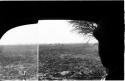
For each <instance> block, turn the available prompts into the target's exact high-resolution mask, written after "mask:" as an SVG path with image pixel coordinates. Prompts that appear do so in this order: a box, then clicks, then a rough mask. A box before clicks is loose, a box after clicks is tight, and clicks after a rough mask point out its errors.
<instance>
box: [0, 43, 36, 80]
mask: <svg viewBox="0 0 125 81" xmlns="http://www.w3.org/2000/svg"><path fill="white" fill-rule="evenodd" d="M37 63H38V62H37V47H36V45H1V46H0V79H2V80H17V79H18V80H23V79H34V78H35V77H36V74H37Z"/></svg>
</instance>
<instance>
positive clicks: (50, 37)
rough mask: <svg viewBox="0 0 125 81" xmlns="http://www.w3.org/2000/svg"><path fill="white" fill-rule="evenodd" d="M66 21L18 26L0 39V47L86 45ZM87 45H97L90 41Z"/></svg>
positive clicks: (47, 21) (84, 40) (45, 21)
mask: <svg viewBox="0 0 125 81" xmlns="http://www.w3.org/2000/svg"><path fill="white" fill-rule="evenodd" d="M72 30H73V27H72V25H71V24H69V23H68V22H67V21H66V20H40V21H39V22H38V23H37V24H29V25H23V26H18V27H15V28H13V29H10V30H9V31H7V32H6V33H5V34H4V35H3V36H2V38H1V39H0V44H1V45H14V44H58V43H61V44H62V43H63V44H67V43H86V42H87V41H88V39H87V38H85V37H83V36H82V35H80V34H78V33H77V32H75V31H72ZM89 43H97V40H96V39H92V40H90V41H89Z"/></svg>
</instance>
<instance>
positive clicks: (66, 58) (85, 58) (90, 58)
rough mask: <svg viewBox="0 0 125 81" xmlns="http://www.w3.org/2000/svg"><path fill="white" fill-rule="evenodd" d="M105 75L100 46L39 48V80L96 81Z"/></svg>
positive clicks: (74, 45)
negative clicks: (99, 51)
mask: <svg viewBox="0 0 125 81" xmlns="http://www.w3.org/2000/svg"><path fill="white" fill-rule="evenodd" d="M103 75H105V68H104V67H103V65H102V64H101V61H100V58H99V55H98V44H93V45H91V44H48V45H40V46H39V79H40V80H44V79H48V80H55V79H57V80H60V79H69V80H70V79H72V80H94V79H100V78H101V77H102V76H103Z"/></svg>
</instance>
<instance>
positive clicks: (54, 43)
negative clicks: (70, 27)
mask: <svg viewBox="0 0 125 81" xmlns="http://www.w3.org/2000/svg"><path fill="white" fill-rule="evenodd" d="M69 44H89V45H92V44H98V43H48V44H47V43H46V44H44V43H41V44H0V46H39V45H69Z"/></svg>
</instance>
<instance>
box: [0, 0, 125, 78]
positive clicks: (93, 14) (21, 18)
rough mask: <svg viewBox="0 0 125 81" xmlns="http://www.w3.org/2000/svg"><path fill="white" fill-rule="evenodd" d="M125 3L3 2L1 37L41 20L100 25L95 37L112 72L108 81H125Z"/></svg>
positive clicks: (1, 7)
mask: <svg viewBox="0 0 125 81" xmlns="http://www.w3.org/2000/svg"><path fill="white" fill-rule="evenodd" d="M123 7H124V3H123V1H107V2H106V1H105V2H103V1H100V2H96V1H95V2H89V1H88V2H87V1H85V2H84V1H78V2H75V1H74V2H32V1H31V2H2V1H1V2H0V10H1V11H0V37H2V36H3V34H4V33H5V32H7V31H8V30H9V29H11V28H14V27H16V26H21V25H26V24H36V23H37V22H38V20H46V19H47V20H49V19H66V20H70V19H71V20H86V21H92V22H95V23H97V24H98V28H97V29H96V30H95V31H94V36H95V37H96V39H97V40H98V41H99V55H100V57H101V60H102V63H103V65H104V66H105V67H106V68H108V69H109V71H108V76H107V78H106V79H107V80H123V79H124V54H123V52H124V48H122V47H123V45H124V44H123V42H122V40H123V39H122V38H123V37H122V35H123V34H122V30H124V29H122V22H123V21H122V20H123V19H122V18H123V16H124V15H123V12H122V8H123Z"/></svg>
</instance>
